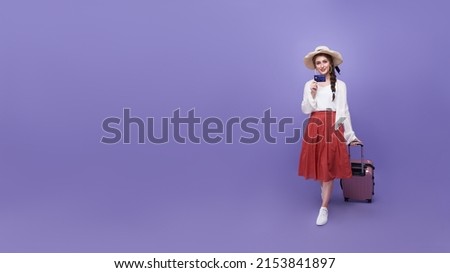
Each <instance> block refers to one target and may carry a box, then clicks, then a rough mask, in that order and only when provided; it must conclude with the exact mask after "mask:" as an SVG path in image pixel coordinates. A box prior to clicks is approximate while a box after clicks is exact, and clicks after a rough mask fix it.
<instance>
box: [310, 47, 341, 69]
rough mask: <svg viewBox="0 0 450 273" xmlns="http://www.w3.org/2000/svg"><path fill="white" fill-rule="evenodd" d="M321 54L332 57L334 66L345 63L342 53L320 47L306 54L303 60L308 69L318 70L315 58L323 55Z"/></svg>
mask: <svg viewBox="0 0 450 273" xmlns="http://www.w3.org/2000/svg"><path fill="white" fill-rule="evenodd" d="M321 53H325V54H328V55H330V56H331V57H332V58H333V64H334V66H338V65H340V64H341V63H342V62H343V60H342V55H341V53H339V52H337V51H334V50H331V49H329V48H328V47H326V46H318V47H316V49H315V50H314V51H312V52H309V53H308V54H306V56H305V58H304V59H303V62H304V63H305V65H306V67H307V68H309V69H312V70H314V69H316V68H315V67H314V63H313V58H314V56H316V55H317V54H321Z"/></svg>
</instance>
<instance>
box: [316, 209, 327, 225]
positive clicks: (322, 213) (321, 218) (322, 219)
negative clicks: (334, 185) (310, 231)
mask: <svg viewBox="0 0 450 273" xmlns="http://www.w3.org/2000/svg"><path fill="white" fill-rule="evenodd" d="M327 222H328V209H327V208H325V207H321V208H320V210H319V215H318V216H317V220H316V225H318V226H323V225H325V224H326V223H327Z"/></svg>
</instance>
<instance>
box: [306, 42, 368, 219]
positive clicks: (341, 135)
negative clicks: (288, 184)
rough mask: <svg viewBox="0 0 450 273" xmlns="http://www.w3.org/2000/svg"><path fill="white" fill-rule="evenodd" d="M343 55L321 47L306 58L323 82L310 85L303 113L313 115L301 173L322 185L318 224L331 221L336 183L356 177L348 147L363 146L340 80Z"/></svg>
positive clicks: (308, 64) (310, 83)
mask: <svg viewBox="0 0 450 273" xmlns="http://www.w3.org/2000/svg"><path fill="white" fill-rule="evenodd" d="M342 61H343V60H342V55H341V54H340V53H339V52H337V51H333V50H330V49H329V48H328V47H326V46H319V47H317V48H316V49H315V50H314V51H312V52H310V53H308V54H307V55H306V56H305V58H304V63H305V65H306V67H307V68H309V69H312V70H316V71H317V73H316V74H318V75H322V80H323V81H322V80H320V81H319V79H317V81H316V80H310V81H308V82H306V84H305V89H304V92H303V101H302V111H303V113H305V114H309V115H310V116H309V118H308V119H307V123H306V122H305V123H304V125H306V126H304V128H303V129H304V135H303V140H302V150H301V153H300V163H299V169H298V174H299V175H300V176H303V177H305V178H306V179H314V180H316V181H318V182H319V183H320V186H321V196H322V205H321V207H320V210H319V215H318V216H317V220H316V224H317V225H319V226H321V225H325V224H326V223H327V221H328V203H329V201H330V197H331V193H332V190H333V180H334V179H337V178H349V177H351V176H352V171H351V165H350V159H349V155H348V151H347V145H348V144H350V145H356V144H360V143H361V141H360V140H359V139H358V138H357V137H356V136H355V132H354V131H353V129H352V125H351V120H350V113H349V110H348V104H347V87H346V85H345V83H344V82H343V81H341V80H338V79H336V71H337V72H339V71H340V70H339V67H338V65H340V64H341V63H342Z"/></svg>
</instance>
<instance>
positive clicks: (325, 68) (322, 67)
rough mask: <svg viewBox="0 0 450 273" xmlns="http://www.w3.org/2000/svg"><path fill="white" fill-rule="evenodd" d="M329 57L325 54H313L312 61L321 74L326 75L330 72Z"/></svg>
mask: <svg viewBox="0 0 450 273" xmlns="http://www.w3.org/2000/svg"><path fill="white" fill-rule="evenodd" d="M330 59H331V58H329V57H328V56H326V55H316V56H314V59H313V62H314V67H315V68H316V70H317V71H318V72H319V73H320V74H322V75H326V74H328V73H329V72H330V68H331V60H330Z"/></svg>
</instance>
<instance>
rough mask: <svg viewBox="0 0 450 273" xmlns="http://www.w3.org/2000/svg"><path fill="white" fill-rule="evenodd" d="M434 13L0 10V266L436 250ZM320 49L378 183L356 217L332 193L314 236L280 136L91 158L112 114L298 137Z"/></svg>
mask: <svg viewBox="0 0 450 273" xmlns="http://www.w3.org/2000/svg"><path fill="white" fill-rule="evenodd" d="M448 5H449V4H448V3H447V2H446V1H429V0H427V1H425V0H416V1H406V0H404V1H369V2H368V1H364V3H363V2H362V1H324V0H322V1H317V0H315V1H296V0H283V1H275V0H270V1H269V0H267V1H263V0H239V1H238V0H228V1H225V0H223V1H219V0H211V1H210V0H189V1H186V0H170V1H166V0H164V1H163V0H152V1H143V0H133V1H125V0H122V1H118V0H114V1H111V0H108V1H106V0H104V1H99V0H89V1H87V0H78V1H58V0H54V1H51V0H46V1H21V0H14V1H12V0H11V1H1V3H0V30H1V40H0V89H1V90H0V92H1V93H0V122H1V127H0V128H1V134H0V251H1V252H450V234H449V231H450V217H449V216H450V210H449V208H450V205H449V193H450V183H449V182H450V179H449V178H450V174H449V172H448V170H449V167H448V163H449V161H448V156H449V155H450V148H449V145H448V142H447V141H448V139H449V136H450V134H449V131H450V130H449V129H448V126H449V123H448V114H447V109H448V105H449V103H450V95H449V92H448V75H449V71H450V70H449V63H448V61H449V60H450V51H449V50H448V48H450V38H449V35H448V28H447V26H448V25H449V23H450V20H449V17H448V12H447V11H448V10H449V6H448ZM322 44H325V45H328V46H330V47H331V48H333V49H336V50H339V51H340V52H341V53H342V54H343V56H344V60H345V61H344V64H343V65H342V66H341V68H342V75H341V76H340V79H342V80H344V81H346V83H347V86H348V94H349V98H348V100H349V105H350V110H351V113H352V121H353V127H354V129H355V131H356V133H357V135H358V136H359V137H360V138H361V139H362V140H363V141H364V142H365V143H366V150H365V151H366V156H367V158H370V159H372V160H373V161H374V162H375V165H376V170H375V175H376V182H377V184H376V194H375V197H374V203H372V204H365V203H345V202H343V198H342V192H341V190H340V189H339V187H338V184H337V183H336V184H335V185H336V186H335V189H334V193H333V201H332V204H331V206H330V219H329V223H328V224H327V225H326V226H324V227H317V226H316V225H315V218H316V216H317V212H318V208H319V206H320V194H319V187H318V185H317V184H315V183H314V182H310V181H304V180H303V179H302V178H300V177H298V176H297V166H298V157H299V152H300V144H299V143H297V144H284V143H283V141H282V139H283V138H282V137H284V136H286V135H285V134H280V135H279V137H280V138H278V140H279V141H278V143H277V144H269V143H266V142H265V141H263V140H261V141H259V142H258V143H257V144H254V145H244V144H239V143H235V144H232V145H230V144H225V143H224V142H221V143H219V144H216V145H210V144H205V143H202V144H192V143H188V144H176V143H174V141H171V143H170V144H165V145H153V144H150V143H146V144H141V145H139V144H137V143H136V140H137V137H136V134H134V135H133V137H134V138H133V139H134V141H133V144H128V145H126V144H116V145H105V144H101V143H100V138H101V137H102V136H105V135H106V133H104V132H103V131H102V129H101V122H102V120H103V119H104V118H106V117H109V116H121V114H122V109H123V108H124V107H129V108H131V109H132V110H131V111H132V114H133V115H134V116H138V117H142V118H145V117H156V118H160V117H164V116H171V114H172V111H174V110H175V109H177V108H180V110H181V113H182V114H183V115H185V114H186V112H187V111H188V110H189V109H192V108H195V110H196V115H197V116H199V117H201V118H203V119H204V118H206V117H208V116H216V117H220V118H222V119H223V120H226V119H228V118H230V117H233V116H240V117H248V116H255V117H261V116H262V115H263V112H264V110H266V109H268V108H271V111H272V114H273V115H274V116H276V117H278V118H281V117H294V118H295V121H296V125H295V126H296V127H300V124H301V122H302V121H303V119H304V118H306V116H305V115H304V114H303V113H302V112H301V110H300V101H301V96H302V92H303V85H304V82H305V81H307V80H308V79H310V78H311V76H312V72H311V71H308V70H307V69H306V68H305V67H304V65H303V56H304V55H305V54H306V53H307V52H309V51H311V50H313V49H314V48H315V47H316V46H318V45H322ZM291 128H293V126H291ZM134 132H136V131H134ZM239 136H240V135H237V136H236V137H239ZM280 140H281V141H280Z"/></svg>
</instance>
